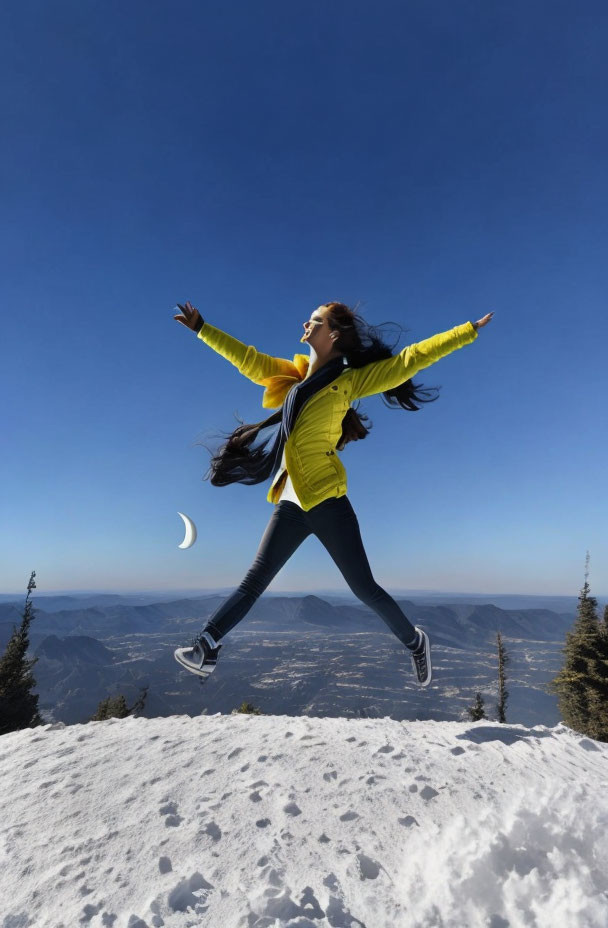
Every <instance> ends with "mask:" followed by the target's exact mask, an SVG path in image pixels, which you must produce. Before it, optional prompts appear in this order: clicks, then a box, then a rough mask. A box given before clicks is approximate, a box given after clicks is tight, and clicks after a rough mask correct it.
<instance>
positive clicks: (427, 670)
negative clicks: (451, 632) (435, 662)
mask: <svg viewBox="0 0 608 928" xmlns="http://www.w3.org/2000/svg"><path fill="white" fill-rule="evenodd" d="M414 628H415V629H416V631H417V632H418V644H417V646H416V647H415V648H413V649H412V651H411V653H412V667H413V668H414V673H415V674H416V679H417V680H418V683H419V684H420V685H421V686H428V685H429V683H430V682H431V679H432V677H433V668H432V667H431V642H430V641H429V636H428V635H427V633H426V632H425V631H424V629H423V628H420V626H419V625H414Z"/></svg>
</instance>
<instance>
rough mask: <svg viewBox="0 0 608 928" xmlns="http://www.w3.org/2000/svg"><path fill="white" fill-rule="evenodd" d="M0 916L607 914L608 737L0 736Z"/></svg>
mask: <svg viewBox="0 0 608 928" xmlns="http://www.w3.org/2000/svg"><path fill="white" fill-rule="evenodd" d="M0 775H1V783H2V790H1V795H0V816H1V817H0V822H1V837H0V872H1V873H2V880H1V883H0V926H1V928H29V926H34V928H77V926H89V928H98V926H103V928H112V926H113V928H145V926H148V928H160V926H167V928H169V926H171V928H174V926H175V928H185V926H195V925H196V926H199V925H202V926H210V928H237V926H238V928H240V926H242V928H271V926H272V928H275V926H286V928H287V926H289V928H326V926H331V928H361V926H365V928H436V926H437V928H452V926H454V928H507V926H509V928H519V926H528V925H529V926H535V928H536V926H538V928H545V926H546V928H562V926H563V928H595V926H597V928H605V926H606V925H607V924H608V791H607V790H606V789H605V786H606V781H607V777H608V744H603V743H601V742H596V741H592V740H591V739H589V738H585V737H583V736H581V735H579V734H577V733H575V732H573V731H572V730H570V729H569V728H567V727H566V726H564V725H557V726H555V727H554V728H547V727H544V726H536V727H535V728H525V727H524V726H522V725H500V724H498V723H496V722H489V721H480V722H436V721H432V722H431V721H415V722H411V721H407V722H397V721H395V720H393V719H390V718H384V719H373V720H370V719H342V718H311V717H307V716H302V717H290V716H256V715H220V714H218V715H214V716H206V715H201V716H198V717H195V718H190V717H189V716H171V717H169V718H156V719H144V718H127V719H121V720H118V719H111V720H109V721H106V722H91V723H89V724H86V725H72V726H68V727H64V726H63V725H62V724H61V723H56V724H54V725H46V726H42V727H39V728H35V729H27V730H25V731H21V732H15V733H12V734H9V735H5V736H3V737H2V738H0Z"/></svg>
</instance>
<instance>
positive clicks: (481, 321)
mask: <svg viewBox="0 0 608 928" xmlns="http://www.w3.org/2000/svg"><path fill="white" fill-rule="evenodd" d="M178 305H179V304H178ZM493 315H494V310H492V312H491V313H488V315H487V316H484V317H483V319H478V320H477V322H475V323H473V324H474V326H475V328H476V329H483V327H484V325H487V324H488V322H489V321H490V319H491V318H492V316H493Z"/></svg>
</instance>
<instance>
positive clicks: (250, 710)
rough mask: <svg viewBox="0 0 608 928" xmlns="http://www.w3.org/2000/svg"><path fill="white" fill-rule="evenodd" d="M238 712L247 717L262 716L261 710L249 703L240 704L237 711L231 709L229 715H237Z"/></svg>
mask: <svg viewBox="0 0 608 928" xmlns="http://www.w3.org/2000/svg"><path fill="white" fill-rule="evenodd" d="M239 712H243V713H244V714H247V715H264V713H263V712H262V710H261V709H258V708H257V706H254V705H253V704H252V703H250V702H242V703H241V705H240V706H239V707H238V709H233V710H232V712H231V713H230V714H231V715H238V713H239Z"/></svg>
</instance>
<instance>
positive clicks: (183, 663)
mask: <svg viewBox="0 0 608 928" xmlns="http://www.w3.org/2000/svg"><path fill="white" fill-rule="evenodd" d="M184 650H189V649H185V648H177V650H176V651H174V652H173V657H174V658H175V660H176V661H177V663H178V664H179V665H180V667H183V668H184V669H185V670H189V671H190V673H194V674H196V676H197V677H202V678H203V679H205V680H206V679H207V677H208V676H209V674H210V673H213V671H214V670H215V668H216V667H217V664H203V666H202V667H196V666H195V665H194V664H191V663H190V662H189V661H188V660H187V659H186V658H185V657H184V654H183V652H184Z"/></svg>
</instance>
